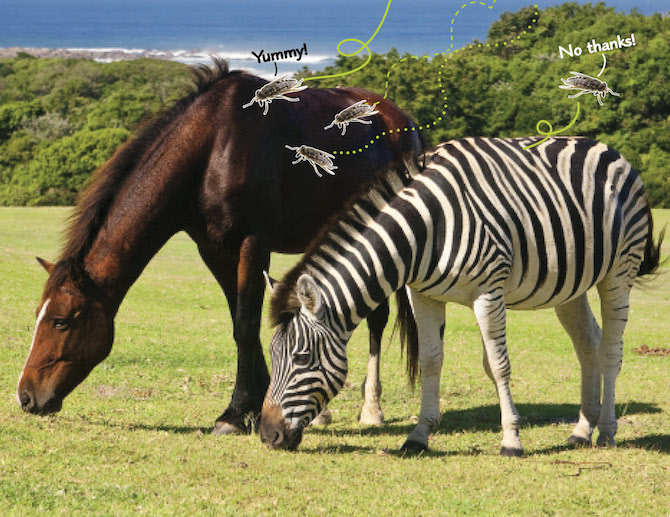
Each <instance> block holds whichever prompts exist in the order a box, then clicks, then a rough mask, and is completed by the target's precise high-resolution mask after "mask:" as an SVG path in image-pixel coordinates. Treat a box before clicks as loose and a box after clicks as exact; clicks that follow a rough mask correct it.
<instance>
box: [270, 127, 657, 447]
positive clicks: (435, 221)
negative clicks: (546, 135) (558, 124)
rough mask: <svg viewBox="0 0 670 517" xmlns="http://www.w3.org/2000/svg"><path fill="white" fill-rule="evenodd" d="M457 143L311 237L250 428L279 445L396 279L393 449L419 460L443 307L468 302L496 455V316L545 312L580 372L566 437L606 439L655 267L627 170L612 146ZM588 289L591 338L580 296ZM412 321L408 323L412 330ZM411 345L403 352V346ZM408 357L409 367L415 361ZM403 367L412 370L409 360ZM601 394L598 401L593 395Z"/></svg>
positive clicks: (500, 350) (308, 411)
mask: <svg viewBox="0 0 670 517" xmlns="http://www.w3.org/2000/svg"><path fill="white" fill-rule="evenodd" d="M537 141H538V140H537V139H535V138H520V139H500V138H465V139H460V140H453V141H450V142H447V143H445V144H442V145H440V146H438V147H437V148H435V149H434V150H433V151H431V153H429V154H428V155H427V166H426V168H425V169H424V170H423V171H421V172H420V173H419V174H417V175H415V176H414V177H413V178H412V179H411V182H410V181H409V180H408V181H403V179H402V176H400V175H398V176H396V175H394V174H389V175H388V176H387V178H386V179H385V180H384V181H383V182H381V183H380V184H378V185H377V186H376V187H375V188H374V189H373V190H372V191H371V192H370V194H368V195H367V196H366V197H364V198H363V199H362V200H360V201H358V202H356V203H355V204H354V205H353V206H352V207H351V208H350V209H349V210H348V211H347V212H346V214H345V215H344V216H343V217H342V218H341V219H340V220H339V221H337V222H336V223H335V224H334V225H333V226H331V227H330V228H329V230H327V232H325V234H324V235H323V236H322V238H321V239H320V241H319V242H318V244H316V245H315V246H313V247H312V249H311V250H310V251H309V252H308V253H306V255H305V256H304V257H303V259H302V261H301V262H300V263H299V264H298V265H297V266H296V267H295V268H294V269H293V270H291V271H290V272H289V273H288V274H287V275H286V277H285V278H284V280H283V281H282V283H281V284H279V285H276V286H275V287H274V293H273V299H272V315H273V319H274V322H275V324H277V325H278V328H277V329H276V331H275V334H274V337H273V339H272V342H271V345H270V354H271V359H272V378H271V383H270V388H269V390H268V393H267V395H266V398H265V402H264V405H263V411H262V417H261V426H260V433H261V439H262V440H263V442H265V443H266V444H268V445H269V446H270V447H271V448H288V449H294V448H295V447H297V446H298V444H299V443H300V441H301V439H302V431H303V429H304V428H305V426H306V425H307V424H308V423H309V422H310V420H312V419H313V418H314V417H315V416H316V415H317V414H318V413H319V411H320V410H321V408H322V407H324V405H325V404H326V403H327V402H328V401H329V400H331V399H332V398H333V397H334V396H335V395H336V394H337V393H338V392H339V391H340V389H341V388H342V385H343V384H344V380H345V376H346V374H347V356H346V343H347V341H348V339H349V338H350V336H351V334H352V332H353V330H354V329H355V327H356V326H357V325H358V324H359V323H360V322H361V320H363V319H364V318H365V317H366V316H367V315H368V314H370V312H371V311H372V310H373V309H374V308H375V307H376V306H377V305H378V304H379V303H381V302H382V301H383V300H385V299H386V298H387V297H388V296H389V295H390V294H391V293H393V292H394V291H396V290H398V289H400V288H401V287H403V286H404V285H406V286H407V287H408V288H409V298H410V304H411V309H412V312H413V315H414V319H413V320H412V319H409V320H408V327H407V330H408V331H412V330H414V331H413V332H408V334H409V335H412V334H414V335H415V337H416V338H417V339H418V352H417V351H416V350H414V349H412V348H411V347H410V348H411V349H410V353H409V354H408V355H411V356H412V358H413V360H414V361H416V359H415V357H416V355H417V353H418V362H419V367H420V373H421V382H422V395H421V412H420V416H419V422H418V424H417V426H416V428H415V429H414V430H413V431H412V432H411V433H410V434H409V436H408V438H407V440H406V442H405V444H404V445H403V448H404V449H407V450H424V449H426V448H427V447H428V437H429V434H430V432H431V430H432V429H433V428H434V427H435V426H436V425H437V424H438V422H439V419H440V413H439V395H440V393H439V385H440V382H439V381H440V372H441V369H442V359H443V344H442V340H443V333H444V321H445V319H444V313H445V310H444V307H445V303H446V302H451V301H453V302H458V303H460V304H463V305H467V306H469V307H472V309H473V311H474V314H475V317H476V320H477V322H478V324H479V328H480V332H481V336H482V341H483V345H484V367H485V369H486V372H487V374H488V375H489V377H490V378H491V379H492V381H493V382H494V384H495V387H496V391H497V394H498V397H499V401H500V411H501V423H502V430H503V439H502V449H501V453H502V454H504V455H509V456H518V455H521V454H522V452H523V448H522V445H521V441H520V439H519V433H518V429H519V421H520V417H519V413H518V412H517V410H516V408H515V407H514V403H513V402H512V395H511V392H510V386H509V380H510V361H509V358H508V355H507V344H506V336H505V317H506V309H507V308H510V309H524V310H533V309H542V308H546V307H554V308H555V310H556V313H557V315H558V318H559V320H560V322H561V323H562V324H563V327H564V328H565V330H566V331H567V333H568V334H569V336H570V337H571V339H572V342H573V344H574V347H575V350H576V352H577V356H578V358H579V362H580V365H581V371H582V389H581V407H580V413H579V422H578V424H577V425H576V427H575V429H574V431H573V434H572V436H571V438H570V442H573V443H585V444H590V443H591V436H592V433H593V431H594V428H595V427H596V426H598V428H599V436H598V440H597V444H598V445H614V444H615V442H614V435H615V433H616V430H617V422H616V418H615V412H614V388H615V381H616V377H617V374H618V373H619V370H620V368H621V360H622V334H623V331H624V327H625V325H626V321H627V318H628V299H629V292H630V290H631V288H632V286H633V283H634V281H635V279H636V278H637V277H639V276H642V275H647V274H650V273H653V272H654V271H656V270H657V268H658V266H659V252H660V240H662V236H661V238H660V239H659V242H658V243H656V244H655V243H654V241H653V239H652V218H651V211H650V207H649V202H648V199H647V195H646V193H645V190H644V187H643V185H642V182H641V180H640V178H639V176H638V174H637V173H636V172H635V171H634V170H633V169H632V168H631V166H630V164H629V163H628V162H627V161H626V160H625V159H624V158H622V157H621V156H620V155H619V154H618V153H617V152H615V151H614V150H612V149H610V148H608V147H607V146H606V145H604V144H602V143H598V142H593V141H591V140H587V139H584V138H552V139H549V140H547V141H546V142H544V143H542V144H540V145H538V146H536V147H534V148H532V149H530V150H524V147H525V146H528V145H529V144H531V143H536V142H537ZM594 285H595V286H596V287H597V289H598V292H599V295H600V303H601V310H602V330H601V327H600V326H599V325H598V323H597V322H596V320H595V318H594V316H593V313H592V312H591V309H590V307H589V304H588V302H587V298H586V292H587V290H588V289H589V288H590V287H592V286H594ZM413 325H416V327H413ZM412 350H414V351H412ZM415 364H416V363H414V365H415ZM414 368H416V366H414ZM601 385H602V398H601Z"/></svg>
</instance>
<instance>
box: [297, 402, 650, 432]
mask: <svg viewBox="0 0 670 517" xmlns="http://www.w3.org/2000/svg"><path fill="white" fill-rule="evenodd" d="M516 408H517V409H518V411H519V414H520V415H521V427H522V428H523V427H529V426H543V425H553V424H576V423H577V418H578V415H579V406H578V405H577V404H517V405H516ZM661 411H662V410H661V408H659V407H658V406H657V405H656V404H648V403H645V402H625V403H622V404H617V406H616V414H617V417H621V416H624V415H637V414H654V413H660V412H661ZM414 427H415V424H413V423H411V422H408V421H407V420H402V419H390V420H387V422H386V423H385V424H384V425H382V426H379V427H372V426H371V427H363V428H361V429H360V430H358V429H357V430H356V431H352V430H351V429H346V430H344V429H343V430H338V429H331V428H330V427H327V426H326V427H310V432H311V433H315V434H327V435H333V434H334V435H335V436H337V435H338V433H339V434H341V435H343V436H346V435H350V434H351V433H352V432H356V433H357V434H360V435H361V436H378V435H390V436H399V435H406V434H409V433H410V431H411V430H412V429H414ZM500 429H501V428H500V407H499V406H498V405H488V406H478V407H472V408H467V409H460V410H447V411H445V412H444V413H443V414H442V420H441V421H440V425H439V426H438V427H437V429H436V431H437V432H440V433H443V434H452V433H458V432H462V431H467V432H479V431H493V432H497V431H500Z"/></svg>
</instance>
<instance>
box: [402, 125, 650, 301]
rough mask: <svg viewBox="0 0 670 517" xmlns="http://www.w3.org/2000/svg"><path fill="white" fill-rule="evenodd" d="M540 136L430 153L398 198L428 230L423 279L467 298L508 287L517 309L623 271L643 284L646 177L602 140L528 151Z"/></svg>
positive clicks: (439, 293)
mask: <svg viewBox="0 0 670 517" xmlns="http://www.w3.org/2000/svg"><path fill="white" fill-rule="evenodd" d="M532 141H533V140H532V139H528V138H519V139H501V138H465V139H459V140H452V141H449V142H446V143H444V144H441V145H439V146H438V147H436V148H435V149H434V151H433V152H432V153H431V154H430V155H429V156H427V167H426V169H425V170H424V171H423V172H422V173H421V174H420V175H418V176H416V178H415V181H414V182H413V183H412V184H411V185H410V186H409V187H408V188H407V189H405V190H404V191H401V192H400V193H399V199H401V200H402V201H398V203H399V204H402V205H404V209H403V207H401V206H398V209H399V210H400V212H401V213H404V215H405V217H406V218H407V219H408V222H409V225H410V226H413V227H414V228H415V229H418V230H419V231H417V232H416V233H417V235H421V236H423V237H424V242H423V243H422V244H423V245H419V246H417V254H416V256H415V257H414V260H413V262H412V270H411V272H410V274H409V275H408V280H409V284H410V285H411V286H412V287H414V288H415V289H418V290H419V291H422V292H425V293H426V294H430V295H431V296H434V297H436V298H440V299H444V300H453V301H458V302H461V303H464V304H468V305H469V304H470V303H471V301H472V300H474V299H475V298H476V297H477V296H478V295H479V294H481V293H482V292H485V291H492V290H497V289H502V290H503V292H504V293H505V300H506V304H507V306H508V307H510V308H516V309H537V308H542V307H551V306H556V305H559V304H561V303H564V302H566V301H568V300H571V299H573V298H575V297H577V296H579V295H580V294H582V293H584V292H585V291H586V290H587V289H588V288H589V287H591V286H593V285H594V284H597V283H598V282H600V281H601V280H602V279H603V278H604V277H605V276H606V275H607V274H608V273H610V272H612V271H613V270H616V272H615V273H614V274H621V275H628V276H629V277H630V278H629V280H630V282H632V281H633V279H634V277H635V274H636V273H637V269H638V267H639V263H640V261H641V259H642V255H643V251H644V245H645V241H646V240H647V236H648V231H649V230H648V224H649V206H648V201H647V196H646V194H645V190H644V187H643V186H642V182H641V181H640V179H639V176H638V174H637V173H636V172H635V170H633V169H632V167H631V166H630V164H629V163H628V162H627V161H626V160H625V159H624V158H623V157H622V156H621V155H619V153H617V152H616V151H614V150H612V149H610V148H608V147H607V146H606V145H604V144H602V143H598V142H594V141H591V140H588V139H584V138H553V139H549V140H547V141H546V142H544V143H542V144H540V145H538V146H536V147H534V148H531V149H527V150H524V149H523V147H524V146H527V145H529V143H531V142H532ZM412 189H414V191H415V193H416V198H413V197H412V196H414V194H410V193H408V191H409V190H412ZM419 199H420V200H421V201H420V203H421V204H423V205H424V207H425V208H426V209H427V210H423V212H422V210H421V209H420V208H419V207H417V203H418V200H419ZM392 204H393V203H392ZM410 205H413V206H410ZM427 213H428V214H430V219H431V220H427V219H426V214H427Z"/></svg>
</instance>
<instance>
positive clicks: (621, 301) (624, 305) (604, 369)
mask: <svg viewBox="0 0 670 517" xmlns="http://www.w3.org/2000/svg"><path fill="white" fill-rule="evenodd" d="M631 287H632V282H631V281H630V279H629V276H628V275H627V274H625V273H624V274H620V275H615V274H613V273H610V274H609V275H608V276H607V277H606V278H605V280H603V281H602V282H600V283H599V284H598V293H599V294H600V307H601V313H602V320H603V335H602V340H601V342H600V347H599V348H598V365H599V368H600V372H601V373H602V376H603V399H602V408H601V410H600V419H599V420H598V432H599V435H598V441H597V442H596V443H597V445H600V446H606V445H616V442H615V441H614V435H615V434H616V432H617V421H616V413H615V407H614V402H615V384H616V378H617V375H618V374H619V371H620V370H621V362H622V358H623V332H624V329H625V327H626V323H627V322H628V302H629V296H630V289H631Z"/></svg>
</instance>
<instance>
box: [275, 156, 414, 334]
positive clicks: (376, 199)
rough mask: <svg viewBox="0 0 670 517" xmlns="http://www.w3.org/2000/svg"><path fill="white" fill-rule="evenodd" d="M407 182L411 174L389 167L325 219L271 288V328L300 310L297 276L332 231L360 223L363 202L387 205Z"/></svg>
mask: <svg viewBox="0 0 670 517" xmlns="http://www.w3.org/2000/svg"><path fill="white" fill-rule="evenodd" d="M410 181H411V177H409V175H408V174H407V172H406V171H404V170H403V171H399V170H397V169H395V168H391V169H389V170H387V171H386V172H385V173H382V174H381V175H380V176H379V178H378V179H377V180H376V181H375V182H374V183H373V185H372V187H371V188H370V189H368V190H364V191H363V192H358V193H355V194H353V195H352V196H351V197H350V198H349V200H348V201H347V202H346V203H345V204H344V205H343V207H342V209H340V210H339V211H338V212H336V213H335V214H334V215H333V216H331V218H330V219H329V220H328V222H327V223H326V224H325V225H324V226H323V227H322V228H321V230H319V232H317V234H316V236H315V237H314V238H313V239H312V241H311V242H310V244H309V246H308V247H307V249H306V250H305V253H304V254H303V256H302V258H301V259H300V261H299V262H298V263H297V264H296V265H295V266H293V268H292V269H291V270H290V271H289V272H288V273H286V275H284V278H283V279H282V281H281V282H280V283H278V284H276V285H275V287H274V288H273V295H272V299H271V301H270V320H271V322H272V326H273V327H274V326H277V325H279V324H282V323H286V322H287V321H288V320H290V319H291V318H293V316H294V315H295V314H296V313H297V311H298V310H299V309H300V300H299V299H298V295H297V293H296V284H297V282H298V278H300V275H302V274H303V273H305V272H306V270H307V266H308V265H309V263H310V262H311V261H312V259H313V258H314V257H315V256H316V255H318V254H319V252H320V251H321V250H322V249H323V248H324V247H327V246H328V245H329V242H330V241H331V234H332V232H333V231H334V230H336V229H338V228H340V227H341V226H342V225H343V224H347V223H351V222H358V224H360V222H361V219H360V217H359V216H358V214H357V212H358V210H359V209H361V208H362V207H363V206H364V205H367V206H368V207H369V205H374V206H375V207H380V206H382V205H384V204H386V203H387V201H388V200H389V198H391V197H393V196H394V195H395V194H396V192H398V191H399V190H400V189H402V188H403V187H405V186H406V185H407V184H409V182H410Z"/></svg>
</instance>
